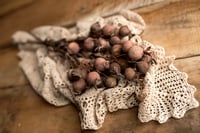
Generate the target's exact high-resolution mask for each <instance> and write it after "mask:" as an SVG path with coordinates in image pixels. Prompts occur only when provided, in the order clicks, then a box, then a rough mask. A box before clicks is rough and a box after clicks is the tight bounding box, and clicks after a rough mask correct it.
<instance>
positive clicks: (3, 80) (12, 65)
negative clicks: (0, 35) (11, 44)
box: [0, 48, 28, 89]
mask: <svg viewBox="0 0 200 133" xmlns="http://www.w3.org/2000/svg"><path fill="white" fill-rule="evenodd" d="M17 52H18V50H17V49H16V48H9V49H5V50H1V51H0V59H1V65H0V89H4V88H7V87H11V86H19V85H24V84H27V83H28V81H27V79H26V78H25V76H24V75H23V73H22V71H21V69H20V68H19V67H18V62H19V60H18V58H17Z"/></svg>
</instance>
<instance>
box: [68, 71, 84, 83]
mask: <svg viewBox="0 0 200 133" xmlns="http://www.w3.org/2000/svg"><path fill="white" fill-rule="evenodd" d="M67 77H68V79H69V80H70V81H76V80H79V79H80V78H81V72H80V70H79V69H70V70H69V71H68V72H67Z"/></svg>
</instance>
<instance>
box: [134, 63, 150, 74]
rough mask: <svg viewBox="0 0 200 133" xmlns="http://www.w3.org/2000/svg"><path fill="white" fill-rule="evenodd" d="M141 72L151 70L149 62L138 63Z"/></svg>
mask: <svg viewBox="0 0 200 133" xmlns="http://www.w3.org/2000/svg"><path fill="white" fill-rule="evenodd" d="M136 65H137V68H138V70H139V72H141V73H142V74H145V73H146V72H147V71H148V70H149V64H148V63H147V62H145V61H140V62H137V63H136Z"/></svg>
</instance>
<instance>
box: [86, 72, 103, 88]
mask: <svg viewBox="0 0 200 133" xmlns="http://www.w3.org/2000/svg"><path fill="white" fill-rule="evenodd" d="M87 83H88V85H89V86H99V85H100V84H102V80H101V77H100V75H99V74H98V73H97V72H96V71H92V72H89V73H88V75H87Z"/></svg>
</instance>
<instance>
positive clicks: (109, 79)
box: [105, 76, 117, 88]
mask: <svg viewBox="0 0 200 133" xmlns="http://www.w3.org/2000/svg"><path fill="white" fill-rule="evenodd" d="M116 85H117V79H116V78H114V77H111V76H110V77H107V78H106V80H105V86H106V87H108V88H113V87H115V86H116Z"/></svg>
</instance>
